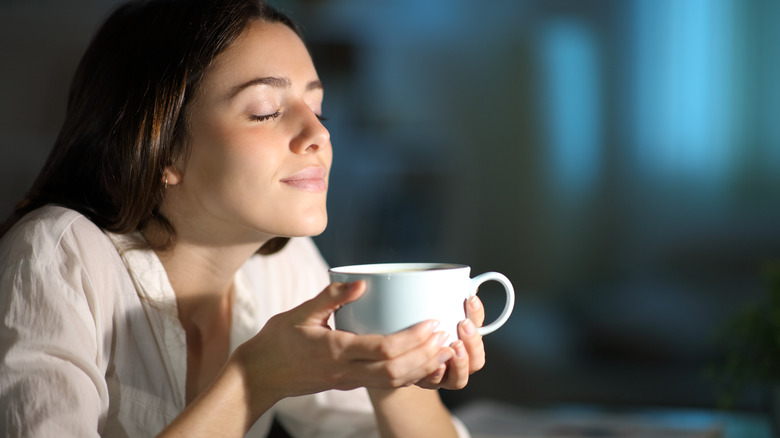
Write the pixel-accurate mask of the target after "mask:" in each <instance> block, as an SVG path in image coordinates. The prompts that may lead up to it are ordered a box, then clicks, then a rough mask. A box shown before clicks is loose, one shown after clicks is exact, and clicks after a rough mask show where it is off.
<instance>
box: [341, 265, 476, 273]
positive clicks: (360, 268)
mask: <svg viewBox="0 0 780 438" xmlns="http://www.w3.org/2000/svg"><path fill="white" fill-rule="evenodd" d="M468 268H469V267H468V266H467V265H462V264H458V263H419V262H415V263H406V262H404V263H369V264H357V265H346V266H336V267H333V268H330V269H329V270H328V272H331V273H334V274H360V275H414V274H420V273H423V272H431V271H450V270H455V269H468Z"/></svg>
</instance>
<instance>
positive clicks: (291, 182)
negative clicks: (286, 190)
mask: <svg viewBox="0 0 780 438" xmlns="http://www.w3.org/2000/svg"><path fill="white" fill-rule="evenodd" d="M327 176H328V172H327V171H326V170H325V168H324V167H321V166H312V167H307V168H305V169H303V170H302V171H300V172H298V173H296V174H294V175H291V176H288V177H286V178H283V179H282V180H281V182H282V183H283V184H286V185H288V186H290V187H293V188H296V189H300V190H304V191H307V192H325V191H327V190H328V183H327V181H326V180H325V179H326V178H327Z"/></svg>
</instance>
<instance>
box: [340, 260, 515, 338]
mask: <svg viewBox="0 0 780 438" xmlns="http://www.w3.org/2000/svg"><path fill="white" fill-rule="evenodd" d="M470 272H471V268H470V267H468V266H466V265H457V264H446V263H383V264H371V265H352V266H341V267H337V268H332V269H331V270H330V279H331V281H332V282H334V283H335V282H353V281H358V280H365V281H366V291H365V293H364V294H363V296H361V297H360V298H359V299H357V300H356V301H354V302H351V303H348V304H346V305H344V306H343V307H342V308H340V309H339V310H338V311H336V315H335V320H336V328H337V329H339V330H346V331H350V332H353V333H357V334H382V335H387V334H391V333H395V332H397V331H400V330H404V329H406V328H409V327H411V326H413V325H415V324H417V323H419V322H422V321H426V320H437V321H439V323H440V325H439V327H438V328H437V330H440V331H444V332H446V333H447V334H448V335H449V342H452V341H455V340H456V339H458V330H457V326H458V323H459V322H460V321H462V320H464V319H465V318H466V310H465V302H466V299H468V298H469V297H472V296H474V295H476V294H477V288H478V287H479V286H480V285H481V284H482V283H484V282H486V281H490V280H493V281H497V282H499V283H501V284H502V285H503V286H504V290H505V291H506V304H505V305H504V310H503V311H502V312H501V315H499V317H498V318H497V319H496V320H495V321H493V322H491V323H490V324H487V325H485V326H483V327H479V328H478V329H477V330H478V332H479V334H481V335H486V334H488V333H492V332H493V331H495V330H496V329H498V328H499V327H501V326H502V325H504V323H505V322H506V321H507V319H509V315H510V314H511V313H512V308H513V307H514V303H515V292H514V288H513V287H512V283H510V281H509V279H507V278H506V276H504V275H503V274H500V273H498V272H486V273H484V274H481V275H478V276H476V277H474V278H470Z"/></svg>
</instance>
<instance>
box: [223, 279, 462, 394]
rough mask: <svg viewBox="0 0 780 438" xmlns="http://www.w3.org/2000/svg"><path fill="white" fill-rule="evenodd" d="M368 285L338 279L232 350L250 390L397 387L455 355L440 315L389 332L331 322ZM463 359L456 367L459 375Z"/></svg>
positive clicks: (303, 391) (290, 391)
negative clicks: (439, 326) (362, 331)
mask: <svg viewBox="0 0 780 438" xmlns="http://www.w3.org/2000/svg"><path fill="white" fill-rule="evenodd" d="M364 292H365V282H355V283H349V284H347V283H334V284H331V285H330V286H328V287H327V288H326V289H325V290H324V291H322V292H321V293H320V294H319V295H318V296H316V297H315V298H313V299H312V300H309V301H307V302H305V303H303V304H301V305H300V306H298V307H296V308H294V309H292V310H290V311H288V312H284V313H280V314H278V315H276V316H274V317H273V318H271V319H270V320H269V321H268V323H267V324H266V325H265V327H263V329H262V330H261V331H260V332H259V333H258V334H257V335H256V336H255V337H253V338H252V339H250V340H249V341H247V342H246V343H244V344H243V345H241V346H240V347H239V348H238V349H237V350H236V352H235V353H234V356H233V357H231V360H235V361H238V362H239V365H240V367H241V368H242V370H243V374H244V379H245V381H246V382H247V386H248V389H249V394H250V395H254V394H263V397H265V398H266V399H267V398H268V397H269V395H270V396H273V397H275V398H278V399H281V398H284V397H290V396H295V395H303V394H310V393H315V392H320V391H323V390H327V389H352V388H357V387H361V386H365V387H370V388H381V389H394V388H399V387H403V386H409V385H412V384H414V383H415V382H418V381H420V380H421V379H423V378H425V376H428V375H430V374H431V373H434V372H435V371H436V370H437V369H439V368H440V366H442V365H443V364H444V363H447V362H448V361H450V360H451V359H452V358H453V355H454V354H455V352H454V350H453V349H452V348H450V347H441V341H442V336H443V334H442V333H437V332H435V324H434V322H433V321H426V322H422V323H419V324H417V325H415V326H413V327H411V328H409V329H407V330H404V331H402V332H399V333H395V334H392V335H389V336H380V335H362V336H359V335H355V334H353V333H349V332H344V331H340V330H331V329H330V327H328V324H327V323H328V319H329V318H330V316H331V314H332V313H333V312H335V311H336V310H337V309H338V308H339V307H341V306H343V305H344V304H346V303H348V302H351V301H354V300H356V299H358V298H359V297H360V296H361V295H362V294H363V293H364ZM472 344H473V340H471V338H469V344H468V345H472ZM461 361H462V360H460V359H459V360H458V361H455V362H456V363H457V365H456V366H457V367H458V371H455V372H453V373H452V374H454V375H457V377H458V378H460V373H461V372H460V371H459V370H460V368H462V366H461V365H460V363H461ZM250 404H251V401H250Z"/></svg>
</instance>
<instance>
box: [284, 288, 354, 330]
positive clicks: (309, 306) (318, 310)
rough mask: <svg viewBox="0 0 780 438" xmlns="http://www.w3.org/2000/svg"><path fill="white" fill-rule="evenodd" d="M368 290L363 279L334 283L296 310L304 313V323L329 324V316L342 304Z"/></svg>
mask: <svg viewBox="0 0 780 438" xmlns="http://www.w3.org/2000/svg"><path fill="white" fill-rule="evenodd" d="M365 291H366V282H365V281H363V280H360V281H355V282H352V283H332V284H330V285H328V287H326V288H325V289H324V290H323V291H322V292H320V293H319V294H318V295H317V296H316V297H314V298H312V299H311V300H309V301H306V302H304V303H303V304H301V305H300V306H298V307H297V308H296V309H295V311H297V312H300V313H301V315H303V318H304V320H303V321H302V322H303V323H304V324H317V325H327V322H328V318H330V315H331V314H333V312H335V311H336V310H338V309H339V308H340V307H341V306H343V305H345V304H347V303H350V302H352V301H355V300H357V299H358V298H360V296H361V295H363V293H364V292H365Z"/></svg>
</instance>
